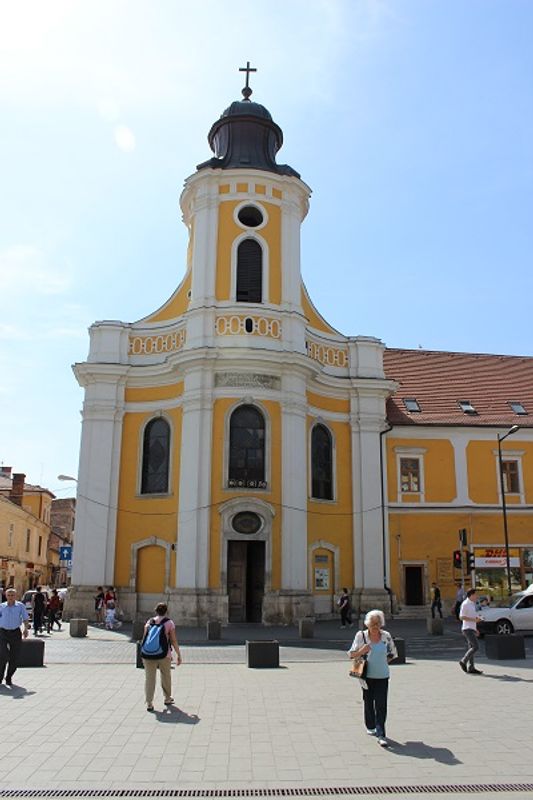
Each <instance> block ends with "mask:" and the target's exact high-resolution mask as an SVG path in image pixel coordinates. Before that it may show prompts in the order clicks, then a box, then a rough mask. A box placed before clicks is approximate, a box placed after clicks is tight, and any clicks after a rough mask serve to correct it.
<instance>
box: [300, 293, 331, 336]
mask: <svg viewBox="0 0 533 800" xmlns="http://www.w3.org/2000/svg"><path fill="white" fill-rule="evenodd" d="M301 298H302V309H303V312H304V316H305V317H306V319H307V321H308V322H309V325H310V327H311V328H314V329H315V330H317V331H322V332H323V333H329V334H331V333H333V334H335V335H337V336H338V335H339V332H338V331H336V330H335V328H332V327H331V325H328V323H327V322H326V320H325V319H324V318H323V317H322V316H320V314H319V313H318V311H317V310H316V308H315V307H314V305H313V303H312V302H311V299H310V297H309V295H308V294H307V289H306V288H305V286H304V284H303V283H302V289H301Z"/></svg>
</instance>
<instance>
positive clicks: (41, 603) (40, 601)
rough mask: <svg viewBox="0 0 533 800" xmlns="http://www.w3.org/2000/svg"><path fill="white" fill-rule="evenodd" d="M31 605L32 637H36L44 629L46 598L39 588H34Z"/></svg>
mask: <svg viewBox="0 0 533 800" xmlns="http://www.w3.org/2000/svg"><path fill="white" fill-rule="evenodd" d="M31 605H32V609H33V635H34V636H37V634H38V633H42V631H43V628H44V612H45V608H46V597H45V596H44V592H43V591H42V589H41V587H40V586H37V587H36V590H35V593H34V595H33V597H32V600H31Z"/></svg>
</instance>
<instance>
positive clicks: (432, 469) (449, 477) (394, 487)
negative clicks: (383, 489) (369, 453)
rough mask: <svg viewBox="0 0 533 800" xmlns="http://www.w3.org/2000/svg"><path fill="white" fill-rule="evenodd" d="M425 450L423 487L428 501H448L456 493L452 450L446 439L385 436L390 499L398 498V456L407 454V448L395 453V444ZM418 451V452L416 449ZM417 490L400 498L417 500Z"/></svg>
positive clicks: (418, 498)
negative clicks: (389, 437) (405, 450)
mask: <svg viewBox="0 0 533 800" xmlns="http://www.w3.org/2000/svg"><path fill="white" fill-rule="evenodd" d="M396 447H399V448H402V449H404V448H405V449H407V450H408V449H410V448H412V449H413V451H415V452H416V451H420V450H424V452H423V453H421V454H420V457H421V458H422V461H423V475H424V477H423V487H422V488H423V490H424V500H425V501H426V502H427V503H450V502H452V500H454V499H455V497H456V495H457V491H456V483H455V453H454V448H453V445H452V443H451V442H450V441H449V440H448V439H407V438H406V439H400V438H396V437H395V438H391V439H387V485H388V497H389V501H390V502H396V501H397V499H398V458H397V456H400V457H405V458H409V452H405V453H404V452H401V453H397V452H396V450H395V448H396ZM417 454H418V453H417ZM420 499H421V495H420V494H415V493H413V494H411V493H409V494H407V493H404V494H403V495H402V501H403V502H418V501H420Z"/></svg>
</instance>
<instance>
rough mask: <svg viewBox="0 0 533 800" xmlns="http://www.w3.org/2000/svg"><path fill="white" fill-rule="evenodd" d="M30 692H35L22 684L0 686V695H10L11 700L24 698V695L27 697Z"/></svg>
mask: <svg viewBox="0 0 533 800" xmlns="http://www.w3.org/2000/svg"><path fill="white" fill-rule="evenodd" d="M32 694H36V692H32V691H30V690H29V689H25V688H24V686H17V685H16V684H13V686H11V687H9V686H0V697H1V696H2V695H3V696H4V697H11V699H12V700H24V698H25V697H29V696H30V695H32Z"/></svg>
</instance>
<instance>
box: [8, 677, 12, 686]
mask: <svg viewBox="0 0 533 800" xmlns="http://www.w3.org/2000/svg"><path fill="white" fill-rule="evenodd" d="M6 686H13V681H12V680H11V678H6Z"/></svg>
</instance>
